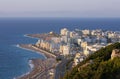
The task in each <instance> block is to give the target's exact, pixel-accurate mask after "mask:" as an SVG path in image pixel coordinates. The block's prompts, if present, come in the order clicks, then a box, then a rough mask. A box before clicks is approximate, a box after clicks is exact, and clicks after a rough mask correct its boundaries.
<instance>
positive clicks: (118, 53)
mask: <svg viewBox="0 0 120 79" xmlns="http://www.w3.org/2000/svg"><path fill="white" fill-rule="evenodd" d="M115 57H120V49H114V50H113V51H112V54H111V59H114V58H115Z"/></svg>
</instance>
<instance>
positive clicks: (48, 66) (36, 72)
mask: <svg viewBox="0 0 120 79" xmlns="http://www.w3.org/2000/svg"><path fill="white" fill-rule="evenodd" d="M19 47H21V48H24V49H29V50H32V51H35V52H37V53H40V54H44V55H45V56H46V57H47V58H46V59H44V60H42V59H32V64H33V65H34V68H33V69H32V70H31V72H30V73H28V74H26V75H24V76H22V77H20V78H18V79H54V77H55V68H56V65H57V62H56V56H55V55H53V54H51V53H49V52H47V51H44V50H42V49H39V48H37V47H35V46H33V45H32V44H21V45H19Z"/></svg>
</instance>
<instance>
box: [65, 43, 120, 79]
mask: <svg viewBox="0 0 120 79" xmlns="http://www.w3.org/2000/svg"><path fill="white" fill-rule="evenodd" d="M113 49H120V43H115V44H112V45H109V46H107V47H105V48H101V49H100V50H98V51H97V52H95V53H94V54H92V55H90V56H89V57H88V58H87V59H86V60H84V61H83V62H81V63H80V64H78V65H77V66H76V67H74V68H73V69H72V70H71V71H67V72H66V74H65V76H64V78H63V79H120V58H119V57H116V58H114V59H113V60H111V53H112V50H113Z"/></svg>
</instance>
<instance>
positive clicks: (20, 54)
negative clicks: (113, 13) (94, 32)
mask: <svg viewBox="0 0 120 79" xmlns="http://www.w3.org/2000/svg"><path fill="white" fill-rule="evenodd" d="M64 27H65V28H68V29H70V30H74V29H76V28H77V29H104V30H113V31H120V18H99V19H98V18H1V19H0V79H13V78H14V77H17V76H20V75H23V74H25V73H27V72H29V71H30V70H31V69H30V67H29V64H28V61H29V59H32V58H41V59H44V56H43V55H40V54H37V53H34V52H32V51H28V50H24V49H21V48H18V47H16V45H17V44H28V43H35V42H37V39H34V38H28V37H24V34H33V33H46V32H49V31H55V32H57V33H59V31H60V29H61V28H64Z"/></svg>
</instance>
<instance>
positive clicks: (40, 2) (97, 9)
mask: <svg viewBox="0 0 120 79" xmlns="http://www.w3.org/2000/svg"><path fill="white" fill-rule="evenodd" d="M0 17H120V0H0Z"/></svg>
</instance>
